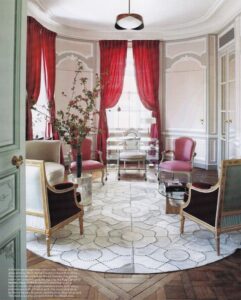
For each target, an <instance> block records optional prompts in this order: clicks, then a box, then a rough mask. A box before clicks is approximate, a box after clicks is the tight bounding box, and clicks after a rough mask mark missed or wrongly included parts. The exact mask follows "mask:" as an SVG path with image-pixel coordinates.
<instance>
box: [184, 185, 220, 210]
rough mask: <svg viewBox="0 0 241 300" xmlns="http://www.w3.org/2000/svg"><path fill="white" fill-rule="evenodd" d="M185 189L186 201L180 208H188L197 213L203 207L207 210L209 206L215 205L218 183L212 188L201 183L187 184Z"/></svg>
mask: <svg viewBox="0 0 241 300" xmlns="http://www.w3.org/2000/svg"><path fill="white" fill-rule="evenodd" d="M187 187H188V199H187V201H186V202H185V204H183V205H182V208H186V207H188V208H190V209H193V210H197V211H198V210H199V209H200V208H201V207H203V206H206V207H207V208H208V207H209V205H216V203H217V199H218V192H219V187H220V184H219V182H218V183H216V184H215V185H213V186H211V185H209V184H202V183H199V184H198V183H193V184H191V183H189V184H187Z"/></svg>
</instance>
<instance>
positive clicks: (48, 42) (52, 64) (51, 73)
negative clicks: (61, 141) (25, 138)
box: [42, 28, 58, 138]
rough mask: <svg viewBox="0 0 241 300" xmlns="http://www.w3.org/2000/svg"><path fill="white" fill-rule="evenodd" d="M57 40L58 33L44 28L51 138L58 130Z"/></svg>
mask: <svg viewBox="0 0 241 300" xmlns="http://www.w3.org/2000/svg"><path fill="white" fill-rule="evenodd" d="M55 40H56V33H55V32H52V31H50V30H48V29H46V28H43V30H42V50H43V65H44V77H45V87H46V93H47V97H48V102H49V108H50V121H49V122H48V124H47V128H46V136H45V137H46V138H50V137H51V136H52V135H53V136H54V137H55V138H58V137H57V136H56V132H55V131H54V127H53V123H54V119H55V101H54V90H55V70H56V52H55Z"/></svg>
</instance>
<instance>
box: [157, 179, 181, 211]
mask: <svg viewBox="0 0 241 300" xmlns="http://www.w3.org/2000/svg"><path fill="white" fill-rule="evenodd" d="M183 187H185V185H184V184H183ZM158 192H159V193H160V194H161V195H162V196H164V197H165V198H166V214H179V212H180V207H181V205H182V204H183V203H184V202H185V201H184V200H185V199H186V196H187V190H185V191H176V190H175V189H174V190H173V191H168V192H167V191H166V186H165V183H164V182H162V183H160V184H159V188H158Z"/></svg>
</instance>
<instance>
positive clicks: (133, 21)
mask: <svg viewBox="0 0 241 300" xmlns="http://www.w3.org/2000/svg"><path fill="white" fill-rule="evenodd" d="M128 1H129V7H128V14H120V15H118V16H117V17H116V23H115V28H116V29H118V30H126V29H131V30H141V29H143V28H144V23H143V18H142V16H141V15H138V14H131V13H130V0H128Z"/></svg>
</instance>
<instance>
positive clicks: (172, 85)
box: [162, 36, 217, 168]
mask: <svg viewBox="0 0 241 300" xmlns="http://www.w3.org/2000/svg"><path fill="white" fill-rule="evenodd" d="M212 38H213V36H212ZM213 45H215V39H211V37H210V36H207V37H203V38H198V39H192V40H186V41H183V40H182V41H175V42H173V41H172V42H166V47H165V66H166V67H165V93H164V96H163V101H162V121H163V123H162V129H163V132H162V134H163V140H164V147H165V148H166V149H167V148H168V149H169V148H172V147H173V141H174V140H175V139H176V138H177V137H178V136H189V137H192V138H193V139H195V140H196V142H197V146H196V153H197V156H196V158H195V162H194V165H196V166H199V167H203V168H215V167H216V163H217V147H216V146H217V130H216V126H212V131H213V133H212V134H211V129H209V124H210V123H212V122H210V120H212V119H213V117H214V116H215V114H216V90H215V89H216V85H210V82H211V83H212V80H215V78H213V76H215V75H216V74H215V71H214V70H215V68H216V67H215V63H213V61H212V60H213V59H215V54H214V52H211V51H210V48H211V47H213ZM214 50H215V49H214ZM215 53H216V52H215ZM211 55H212V56H211ZM210 61H211V62H212V63H209V62H210ZM210 74H211V76H212V80H211V81H210V76H209V75H210ZM210 94H212V97H209V95H210ZM210 103H214V105H213V104H212V105H210ZM210 107H211V108H212V109H210ZM213 107H215V109H213ZM214 122H216V120H215V121H214ZM211 138H212V143H210V142H209V140H210V139H211ZM209 153H212V155H209Z"/></svg>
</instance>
